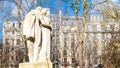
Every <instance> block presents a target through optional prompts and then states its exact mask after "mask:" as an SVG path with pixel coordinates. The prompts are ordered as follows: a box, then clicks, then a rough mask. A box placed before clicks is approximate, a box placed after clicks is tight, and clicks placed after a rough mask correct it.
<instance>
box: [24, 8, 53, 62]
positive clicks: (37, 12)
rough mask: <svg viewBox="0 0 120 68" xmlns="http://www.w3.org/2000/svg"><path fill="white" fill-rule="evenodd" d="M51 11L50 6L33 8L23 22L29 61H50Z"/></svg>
mask: <svg viewBox="0 0 120 68" xmlns="http://www.w3.org/2000/svg"><path fill="white" fill-rule="evenodd" d="M49 15H50V12H49V9H48V8H41V7H37V8H36V9H34V10H31V11H30V12H29V13H28V14H27V15H26V16H25V20H24V22H23V35H24V37H25V39H26V43H27V48H28V57H29V62H31V63H32V62H33V63H34V62H47V61H50V38H51V37H50V31H51V26H50V17H49Z"/></svg>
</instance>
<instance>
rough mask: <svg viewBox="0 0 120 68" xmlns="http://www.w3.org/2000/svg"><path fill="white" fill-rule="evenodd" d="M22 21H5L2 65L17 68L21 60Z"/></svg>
mask: <svg viewBox="0 0 120 68" xmlns="http://www.w3.org/2000/svg"><path fill="white" fill-rule="evenodd" d="M21 41H22V40H21V23H17V22H8V21H5V22H4V23H3V53H2V66H3V67H14V68H16V67H17V65H18V63H19V62H20V61H21V51H20V46H21V45H22V43H21Z"/></svg>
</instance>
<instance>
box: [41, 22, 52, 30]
mask: <svg viewBox="0 0 120 68" xmlns="http://www.w3.org/2000/svg"><path fill="white" fill-rule="evenodd" d="M41 25H42V26H43V27H46V28H48V29H50V30H52V28H51V26H50V25H47V24H43V23H42V24H41Z"/></svg>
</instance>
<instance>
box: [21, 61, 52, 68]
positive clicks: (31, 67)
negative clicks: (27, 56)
mask: <svg viewBox="0 0 120 68" xmlns="http://www.w3.org/2000/svg"><path fill="white" fill-rule="evenodd" d="M19 68H53V64H52V63H51V62H48V63H44V62H40V63H20V64H19Z"/></svg>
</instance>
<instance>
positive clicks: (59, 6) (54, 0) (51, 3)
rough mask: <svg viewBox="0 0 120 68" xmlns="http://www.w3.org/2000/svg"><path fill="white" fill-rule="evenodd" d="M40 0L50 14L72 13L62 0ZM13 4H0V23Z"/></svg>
mask: <svg viewBox="0 0 120 68" xmlns="http://www.w3.org/2000/svg"><path fill="white" fill-rule="evenodd" d="M1 1H3V0H0V2H1ZM23 1H24V0H23ZM42 1H43V2H42V4H41V6H42V7H49V8H50V10H51V14H54V13H56V12H58V11H59V10H62V12H63V15H69V16H73V15H74V12H73V9H72V8H71V7H70V4H68V3H66V2H63V0H47V2H44V0H42ZM64 1H67V0H64ZM90 1H91V0H89V2H90ZM112 1H113V2H116V3H117V2H120V0H112ZM71 3H72V2H71ZM119 4H120V3H119ZM14 6H15V5H14V3H13V2H12V0H6V1H5V2H4V4H3V6H2V7H1V4H0V24H2V23H3V19H4V18H7V17H9V15H11V13H15V12H16V11H15V7H14ZM31 8H34V6H31ZM79 8H80V9H81V5H79ZM2 10H4V11H2ZM26 13H27V12H26ZM14 15H15V14H14ZM79 15H81V13H79ZM1 29H2V25H0V40H1V39H2V30H1Z"/></svg>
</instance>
